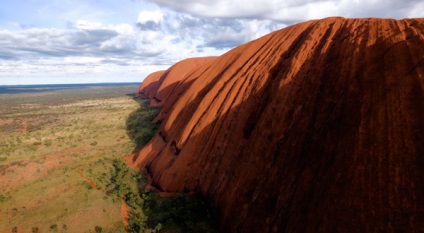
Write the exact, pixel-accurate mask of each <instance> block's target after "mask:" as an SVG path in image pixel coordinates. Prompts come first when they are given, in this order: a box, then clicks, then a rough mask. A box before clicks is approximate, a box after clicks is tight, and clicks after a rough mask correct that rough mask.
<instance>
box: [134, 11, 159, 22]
mask: <svg viewBox="0 0 424 233" xmlns="http://www.w3.org/2000/svg"><path fill="white" fill-rule="evenodd" d="M162 20H163V13H162V11H160V10H156V11H142V12H140V14H138V19H137V22H138V23H146V22H149V21H153V22H155V23H156V24H159V23H160V22H161V21H162Z"/></svg>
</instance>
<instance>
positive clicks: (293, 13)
mask: <svg viewBox="0 0 424 233" xmlns="http://www.w3.org/2000/svg"><path fill="white" fill-rule="evenodd" d="M150 1H151V2H155V3H157V4H159V5H161V6H165V7H168V8H171V9H174V10H177V11H181V12H186V13H190V14H192V15H197V16H200V17H223V18H256V19H271V20H277V21H282V22H300V21H305V20H309V19H316V18H323V17H329V16H343V17H390V18H405V17H420V16H422V15H423V12H424V6H423V3H422V1H420V0H404V1H399V0H355V1H352V0H318V1H313V0H269V1H263V0H249V1H245V0H232V1H227V0H150Z"/></svg>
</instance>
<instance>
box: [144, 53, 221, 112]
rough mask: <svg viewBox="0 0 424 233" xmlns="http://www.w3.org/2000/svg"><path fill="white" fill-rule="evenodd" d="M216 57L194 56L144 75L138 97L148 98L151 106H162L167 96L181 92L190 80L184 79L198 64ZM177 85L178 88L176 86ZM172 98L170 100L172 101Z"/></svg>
mask: <svg viewBox="0 0 424 233" xmlns="http://www.w3.org/2000/svg"><path fill="white" fill-rule="evenodd" d="M215 58H216V57H196V58H188V59H185V60H182V61H180V62H178V63H176V64H175V65H173V66H171V67H170V68H169V69H167V70H164V71H157V72H154V73H152V74H150V75H148V76H147V77H146V79H145V80H144V81H143V83H142V84H141V86H140V88H139V89H138V96H139V97H147V98H150V105H151V106H163V103H165V102H167V100H168V97H170V96H171V94H173V95H172V96H173V97H174V98H175V93H181V92H183V91H184V90H185V88H186V86H189V85H190V84H191V82H190V81H189V80H186V78H187V76H189V75H190V74H191V73H192V72H194V71H196V70H197V69H198V68H199V67H200V66H202V65H204V64H205V63H208V62H210V61H213V60H215ZM177 87H178V88H177ZM174 100H175V99H172V100H171V101H170V102H174Z"/></svg>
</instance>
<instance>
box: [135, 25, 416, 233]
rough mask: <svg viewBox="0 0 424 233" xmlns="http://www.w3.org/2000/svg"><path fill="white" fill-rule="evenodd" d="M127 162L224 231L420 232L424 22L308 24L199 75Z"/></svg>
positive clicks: (227, 58)
mask: <svg viewBox="0 0 424 233" xmlns="http://www.w3.org/2000/svg"><path fill="white" fill-rule="evenodd" d="M186 79H188V80H192V83H191V84H190V85H189V87H187V88H186V89H185V90H184V91H183V92H181V94H180V96H179V97H178V98H174V99H175V100H176V101H173V102H172V103H169V104H168V103H167V102H165V106H164V109H163V112H164V111H165V112H166V114H165V113H164V114H163V115H162V119H163V123H162V125H161V128H160V130H159V132H158V133H157V134H156V135H155V137H154V138H153V139H152V140H151V142H150V143H149V144H147V145H146V146H145V147H144V148H143V149H142V150H141V151H140V152H139V153H138V154H137V155H135V156H134V157H132V158H131V161H132V163H133V165H134V166H137V167H139V168H142V169H144V170H146V171H147V172H148V173H149V174H150V175H151V177H152V184H153V185H155V186H156V187H157V188H158V189H160V190H163V191H194V192H196V193H198V194H199V195H201V196H203V197H204V198H206V199H207V200H209V201H210V204H211V205H212V207H213V209H214V211H215V215H216V216H217V217H218V220H219V224H220V228H221V230H222V231H224V232H424V182H423V180H424V134H423V132H424V92H423V88H424V19H405V20H399V21H396V20H391V19H343V18H328V19H323V20H318V21H308V22H305V23H301V24H298V25H294V26H291V27H287V28H285V29H282V30H279V31H276V32H274V33H271V34H269V35H267V36H265V37H262V38H260V39H258V40H255V41H252V42H250V43H247V44H245V45H242V46H240V47H237V48H235V49H233V50H231V51H230V52H228V53H226V54H224V55H222V56H221V57H219V58H218V59H216V60H214V61H212V62H210V63H208V64H206V65H204V66H202V67H201V68H199V69H197V71H195V72H194V73H192V74H189V75H188V76H187V77H186Z"/></svg>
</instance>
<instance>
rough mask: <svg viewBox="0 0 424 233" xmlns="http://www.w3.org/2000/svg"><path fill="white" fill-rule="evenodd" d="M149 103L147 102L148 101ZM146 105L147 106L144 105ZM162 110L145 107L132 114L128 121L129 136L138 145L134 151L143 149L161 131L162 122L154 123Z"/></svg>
mask: <svg viewBox="0 0 424 233" xmlns="http://www.w3.org/2000/svg"><path fill="white" fill-rule="evenodd" d="M146 102H147V101H146ZM144 105H146V104H145V103H144ZM159 112H160V109H159V108H154V107H147V106H143V104H142V107H141V108H139V109H137V110H135V111H134V112H132V113H131V114H130V115H129V116H128V118H127V121H126V125H127V132H128V136H129V137H130V138H131V140H132V141H133V142H134V143H135V144H136V147H135V149H134V150H139V149H141V148H142V147H143V146H144V145H145V144H146V143H148V142H149V141H150V139H151V138H152V137H153V135H154V134H155V133H156V131H157V130H158V129H159V126H160V122H157V123H153V120H154V119H155V117H156V116H157V115H158V114H159Z"/></svg>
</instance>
